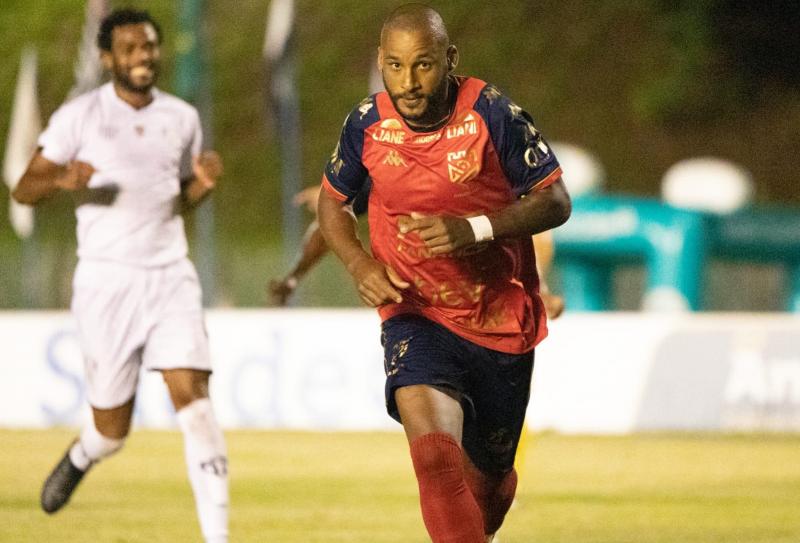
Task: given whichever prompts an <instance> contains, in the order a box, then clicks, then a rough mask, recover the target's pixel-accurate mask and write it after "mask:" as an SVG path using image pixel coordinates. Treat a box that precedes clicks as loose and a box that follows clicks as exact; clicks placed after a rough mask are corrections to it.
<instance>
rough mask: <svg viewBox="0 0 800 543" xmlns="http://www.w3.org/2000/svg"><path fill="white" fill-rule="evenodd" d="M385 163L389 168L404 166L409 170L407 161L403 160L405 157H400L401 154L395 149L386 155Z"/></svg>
mask: <svg viewBox="0 0 800 543" xmlns="http://www.w3.org/2000/svg"><path fill="white" fill-rule="evenodd" d="M383 163H384V164H388V165H389V166H402V167H404V168H408V164H406V161H405V160H403V157H402V156H400V153H398V152H397V151H395V150H394V149H392V150H391V151H389V152H388V153H386V158H384V159H383Z"/></svg>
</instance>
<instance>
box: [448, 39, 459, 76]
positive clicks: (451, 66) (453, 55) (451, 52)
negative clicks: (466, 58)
mask: <svg viewBox="0 0 800 543" xmlns="http://www.w3.org/2000/svg"><path fill="white" fill-rule="evenodd" d="M456 66H458V49H457V48H456V46H455V45H451V46H450V47H448V48H447V71H448V72H452V71H453V70H455V69H456Z"/></svg>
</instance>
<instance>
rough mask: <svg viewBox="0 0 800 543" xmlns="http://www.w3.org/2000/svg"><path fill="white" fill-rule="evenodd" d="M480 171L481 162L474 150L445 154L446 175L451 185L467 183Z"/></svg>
mask: <svg viewBox="0 0 800 543" xmlns="http://www.w3.org/2000/svg"><path fill="white" fill-rule="evenodd" d="M480 171H481V162H480V160H479V159H478V153H476V152H475V150H474V149H469V150H463V151H455V152H451V153H447V173H448V175H449V177H450V182H451V183H464V182H466V181H469V180H470V179H472V178H473V177H475V176H476V175H478V172H480Z"/></svg>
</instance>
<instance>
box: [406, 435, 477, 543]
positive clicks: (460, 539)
mask: <svg viewBox="0 0 800 543" xmlns="http://www.w3.org/2000/svg"><path fill="white" fill-rule="evenodd" d="M411 460H412V462H413V464H414V472H415V473H416V476H417V482H418V484H419V499H420V505H421V508H422V518H423V521H424V522H425V527H426V528H427V529H428V533H429V534H430V536H431V539H432V540H433V542H434V543H483V542H484V531H483V523H482V522H481V512H480V510H479V509H478V506H477V504H476V503H475V498H474V497H473V496H472V493H471V492H470V491H469V488H467V485H466V483H465V481H464V464H463V461H462V458H461V447H460V446H459V444H458V443H457V442H456V441H455V440H454V439H453V438H452V437H451V436H449V435H448V434H444V433H432V434H425V435H423V436H421V437H418V438H417V439H415V440H414V441H413V442H412V443H411Z"/></svg>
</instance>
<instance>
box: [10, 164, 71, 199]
mask: <svg viewBox="0 0 800 543" xmlns="http://www.w3.org/2000/svg"><path fill="white" fill-rule="evenodd" d="M61 173H63V172H53V173H47V174H43V173H35V172H31V171H27V172H25V174H24V175H23V176H22V178H21V179H20V180H19V183H17V186H16V187H15V188H14V190H13V191H12V192H11V197H12V198H14V200H16V201H17V202H19V203H20V204H26V205H36V204H38V203H39V202H40V201H42V200H44V199H45V198H49V197H50V196H52V195H53V194H55V193H56V192H58V191H59V186H58V176H59V175H61Z"/></svg>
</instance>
